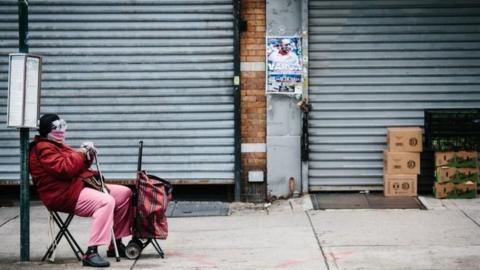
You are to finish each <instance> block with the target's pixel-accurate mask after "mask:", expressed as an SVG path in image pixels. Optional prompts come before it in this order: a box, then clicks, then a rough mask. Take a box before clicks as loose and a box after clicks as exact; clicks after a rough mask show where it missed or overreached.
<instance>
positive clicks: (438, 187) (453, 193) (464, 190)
mask: <svg viewBox="0 0 480 270" xmlns="http://www.w3.org/2000/svg"><path fill="white" fill-rule="evenodd" d="M433 193H434V194H435V198H437V199H473V198H476V197H477V183H475V182H465V183H461V184H454V183H452V182H448V183H435V186H434V188H433Z"/></svg>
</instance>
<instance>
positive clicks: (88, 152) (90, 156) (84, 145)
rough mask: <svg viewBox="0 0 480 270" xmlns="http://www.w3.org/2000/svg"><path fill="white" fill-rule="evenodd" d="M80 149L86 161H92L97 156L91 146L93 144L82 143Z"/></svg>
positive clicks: (93, 147) (95, 150)
mask: <svg viewBox="0 0 480 270" xmlns="http://www.w3.org/2000/svg"><path fill="white" fill-rule="evenodd" d="M80 149H83V150H84V151H85V152H84V154H85V156H86V157H87V160H88V161H91V160H93V158H94V157H95V155H96V154H97V149H96V148H95V146H94V145H93V142H84V143H82V145H81V146H80Z"/></svg>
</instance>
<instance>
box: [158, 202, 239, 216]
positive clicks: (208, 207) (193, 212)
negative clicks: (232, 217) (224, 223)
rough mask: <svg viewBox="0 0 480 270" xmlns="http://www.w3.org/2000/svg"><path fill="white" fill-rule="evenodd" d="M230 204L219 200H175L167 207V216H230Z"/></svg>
mask: <svg viewBox="0 0 480 270" xmlns="http://www.w3.org/2000/svg"><path fill="white" fill-rule="evenodd" d="M229 209H230V206H229V204H228V203H226V202H218V201H175V202H171V203H170V205H169V206H168V209H167V217H207V216H228V212H229Z"/></svg>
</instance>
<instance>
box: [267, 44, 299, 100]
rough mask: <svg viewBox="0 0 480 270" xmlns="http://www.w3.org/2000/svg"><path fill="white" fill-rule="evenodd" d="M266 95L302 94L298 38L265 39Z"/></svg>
mask: <svg viewBox="0 0 480 270" xmlns="http://www.w3.org/2000/svg"><path fill="white" fill-rule="evenodd" d="M266 63H267V76H266V77H267V79H266V83H267V86H266V92H267V94H297V93H302V86H303V76H302V73H303V61H302V43H301V38H300V37H287V36H285V37H267V59H266Z"/></svg>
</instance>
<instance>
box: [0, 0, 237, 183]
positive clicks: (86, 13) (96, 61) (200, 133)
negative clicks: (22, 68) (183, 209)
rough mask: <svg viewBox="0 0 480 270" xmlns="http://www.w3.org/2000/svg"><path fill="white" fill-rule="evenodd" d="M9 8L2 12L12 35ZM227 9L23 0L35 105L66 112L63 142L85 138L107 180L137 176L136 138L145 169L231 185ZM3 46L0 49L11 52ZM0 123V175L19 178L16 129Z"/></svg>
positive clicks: (210, 2)
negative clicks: (37, 93) (37, 76)
mask: <svg viewBox="0 0 480 270" xmlns="http://www.w3.org/2000/svg"><path fill="white" fill-rule="evenodd" d="M3 2H5V1H3ZM10 2H11V1H10ZM2 7H4V5H3V6H2ZM8 8H9V9H10V7H8ZM13 9H14V12H11V13H8V14H5V12H6V11H5V10H4V11H0V12H2V18H1V20H2V25H3V27H1V28H0V29H2V30H0V31H2V33H1V34H2V35H3V32H4V31H6V32H7V33H8V37H9V38H10V36H11V37H12V40H13V38H15V37H14V35H18V33H16V32H15V30H13V28H16V27H17V26H16V25H17V24H18V14H17V13H16V6H13ZM233 14H234V12H233V2H232V1H231V0H176V1H172V0H169V1H153V0H138V1H129V0H120V1H119V0H91V1H80V2H79V1H67V0H31V1H29V37H30V43H29V45H30V52H31V53H34V54H39V55H41V56H43V61H44V63H43V64H44V65H43V80H42V88H43V89H42V107H41V112H42V113H58V114H59V115H60V116H61V117H62V118H64V119H65V120H67V123H68V131H67V143H69V144H71V145H74V146H78V145H80V143H82V142H83V141H93V142H94V143H95V144H96V146H97V147H98V149H99V160H100V162H101V163H100V164H101V166H102V167H101V169H102V171H103V173H104V174H105V175H106V177H107V178H109V179H116V180H131V179H134V178H135V171H136V163H137V154H138V141H139V140H143V141H144V157H143V168H144V169H146V170H148V171H149V172H150V173H152V174H156V175H158V176H160V177H163V178H166V179H169V180H172V181H174V183H193V184H195V183H210V184H212V183H213V184H216V183H227V184H231V183H233V182H234V98H233V69H234V46H233V45H234V24H233V19H234V17H233V16H234V15H233ZM5 27H6V28H5ZM7 30H8V31H7ZM17 32H18V30H17ZM7 45H9V46H10V48H9V47H7V46H3V45H2V48H1V53H2V55H4V54H6V53H8V52H14V51H15V50H13V49H12V47H14V46H11V45H14V44H10V40H9V42H8V44H7ZM4 58H5V57H3V56H2V61H5V59H4ZM4 64H5V62H2V67H1V68H2V73H1V78H0V79H1V83H2V85H1V87H2V89H5V88H6V73H4V72H3V71H5V70H7V69H6V67H5V65H4ZM2 92H3V91H2ZM5 96H6V95H5V94H3V95H1V98H2V103H1V105H2V107H0V109H1V110H2V112H3V114H4V113H5V111H6V107H5V104H6V101H4V99H5ZM1 121H2V122H0V140H1V144H0V149H1V153H0V179H2V180H3V179H5V180H8V179H18V177H19V176H18V167H19V166H18V162H19V157H18V156H19V154H18V152H19V150H18V135H16V133H18V132H16V131H11V130H7V129H6V128H5V127H4V126H5V125H4V124H3V123H4V122H5V116H4V115H2V116H1ZM33 133H36V132H31V136H33V135H34V134H33Z"/></svg>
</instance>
